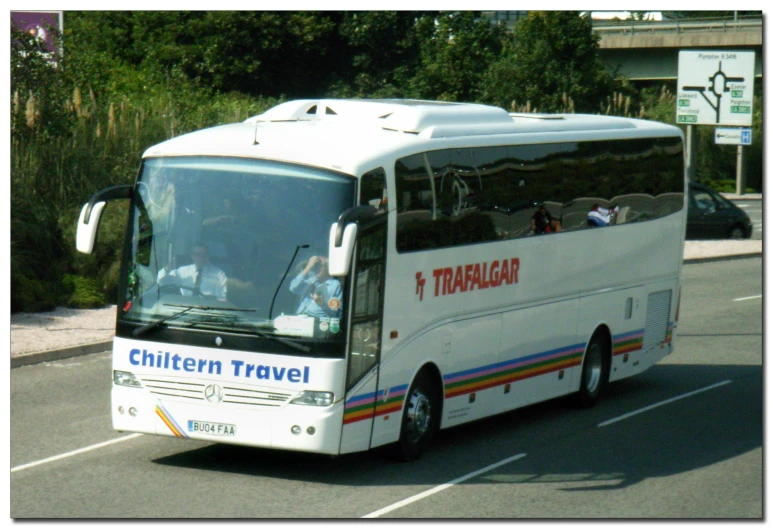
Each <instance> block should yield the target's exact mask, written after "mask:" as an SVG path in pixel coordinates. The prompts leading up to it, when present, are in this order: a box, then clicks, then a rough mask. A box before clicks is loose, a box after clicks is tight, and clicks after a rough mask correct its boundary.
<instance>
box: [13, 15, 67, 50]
mask: <svg viewBox="0 0 773 529" xmlns="http://www.w3.org/2000/svg"><path fill="white" fill-rule="evenodd" d="M11 25H13V26H16V27H17V28H19V29H21V30H22V31H26V32H27V33H30V34H32V35H33V36H35V37H37V38H39V39H40V40H42V41H43V42H44V43H45V47H46V50H47V51H48V52H49V53H56V51H57V50H56V43H55V42H54V36H53V35H52V34H51V31H49V28H55V29H57V30H58V31H60V32H61V31H62V11H11Z"/></svg>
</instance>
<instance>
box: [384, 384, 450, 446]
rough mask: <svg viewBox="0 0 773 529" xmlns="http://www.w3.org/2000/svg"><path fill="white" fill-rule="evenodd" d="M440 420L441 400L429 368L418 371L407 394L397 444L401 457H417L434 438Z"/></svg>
mask: <svg viewBox="0 0 773 529" xmlns="http://www.w3.org/2000/svg"><path fill="white" fill-rule="evenodd" d="M439 424H440V403H439V401H438V396H437V392H436V391H435V387H434V384H433V383H432V379H431V378H430V376H429V374H428V373H427V372H426V371H422V372H421V373H419V374H418V376H417V377H416V379H415V380H414V381H413V384H411V388H410V389H409V390H408V393H406V395H405V407H404V409H403V418H402V422H401V424H400V439H399V440H398V441H397V444H396V445H395V451H396V454H395V455H396V456H397V458H398V459H399V460H401V461H415V460H416V459H418V458H419V457H420V456H421V454H422V453H424V451H425V450H426V449H427V447H428V446H429V445H430V443H431V442H432V438H433V437H434V436H435V432H436V431H437V429H438V425H439Z"/></svg>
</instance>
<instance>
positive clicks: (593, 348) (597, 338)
mask: <svg viewBox="0 0 773 529" xmlns="http://www.w3.org/2000/svg"><path fill="white" fill-rule="evenodd" d="M608 380H609V346H608V345H607V341H606V340H604V338H603V337H602V336H601V335H600V333H596V334H594V335H593V338H591V341H590V343H589V344H588V351H587V352H586V353H585V359H584V360H583V362H582V378H581V380H580V390H579V391H578V392H577V394H576V396H575V402H576V403H577V405H578V406H580V407H581V408H590V407H591V406H593V405H594V404H596V401H598V399H599V396H600V395H601V393H602V392H603V390H604V388H605V387H606V385H607V381H608Z"/></svg>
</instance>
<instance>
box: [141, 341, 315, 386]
mask: <svg viewBox="0 0 773 529" xmlns="http://www.w3.org/2000/svg"><path fill="white" fill-rule="evenodd" d="M129 363H130V364H131V365H133V366H142V367H152V368H154V369H169V370H172V371H186V372H188V373H203V374H207V375H222V373H223V362H221V361H220V360H207V359H205V358H193V357H185V356H181V355H179V354H177V353H175V354H172V353H170V352H168V351H167V352H163V351H159V352H157V353H153V352H148V351H147V349H143V350H139V349H132V350H131V351H130V352H129ZM230 368H231V369H230V372H231V374H232V375H233V376H234V377H238V378H251V379H257V380H274V381H276V382H283V381H287V382H293V383H298V382H301V383H304V384H307V383H308V382H309V374H310V372H311V370H310V369H309V366H303V369H302V370H301V369H299V368H296V367H291V368H287V367H279V366H269V365H262V364H249V363H247V362H244V361H242V360H231V362H230Z"/></svg>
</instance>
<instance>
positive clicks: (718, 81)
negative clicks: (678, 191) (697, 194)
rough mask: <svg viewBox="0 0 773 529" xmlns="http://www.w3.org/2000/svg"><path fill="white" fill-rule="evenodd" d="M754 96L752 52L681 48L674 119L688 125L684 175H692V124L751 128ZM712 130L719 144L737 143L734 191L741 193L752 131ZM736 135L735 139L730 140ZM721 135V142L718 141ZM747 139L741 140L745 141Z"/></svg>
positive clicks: (690, 177)
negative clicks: (687, 49) (745, 147)
mask: <svg viewBox="0 0 773 529" xmlns="http://www.w3.org/2000/svg"><path fill="white" fill-rule="evenodd" d="M753 99H754V52H753V51H742V52H740V51H739V52H736V51H680V52H679V74H678V79H677V103H676V122H677V123H680V124H684V125H687V142H688V144H687V152H688V161H687V174H688V178H689V179H690V180H694V178H695V165H696V164H695V159H694V157H693V158H692V159H691V157H690V155H689V153H693V154H694V153H695V148H694V146H693V145H692V142H694V133H693V130H692V128H693V126H694V125H714V126H716V125H723V126H734V127H751V125H752V103H753ZM717 130H718V131H719V130H724V131H725V132H724V133H720V132H715V136H714V139H715V141H716V143H718V144H731V145H738V163H737V167H736V191H737V192H738V194H743V193H744V190H745V181H746V172H745V171H746V163H745V157H746V151H745V150H744V148H743V146H744V145H751V130H748V129H747V130H746V133H744V132H742V130H743V129H734V130H737V131H738V132H734V133H730V132H728V131H729V130H730V129H717ZM736 135H737V137H738V141H737V142H736V141H731V137H732V138H735V136H736ZM720 138H722V140H723V141H719V140H720ZM746 139H748V142H747V141H742V140H746Z"/></svg>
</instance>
